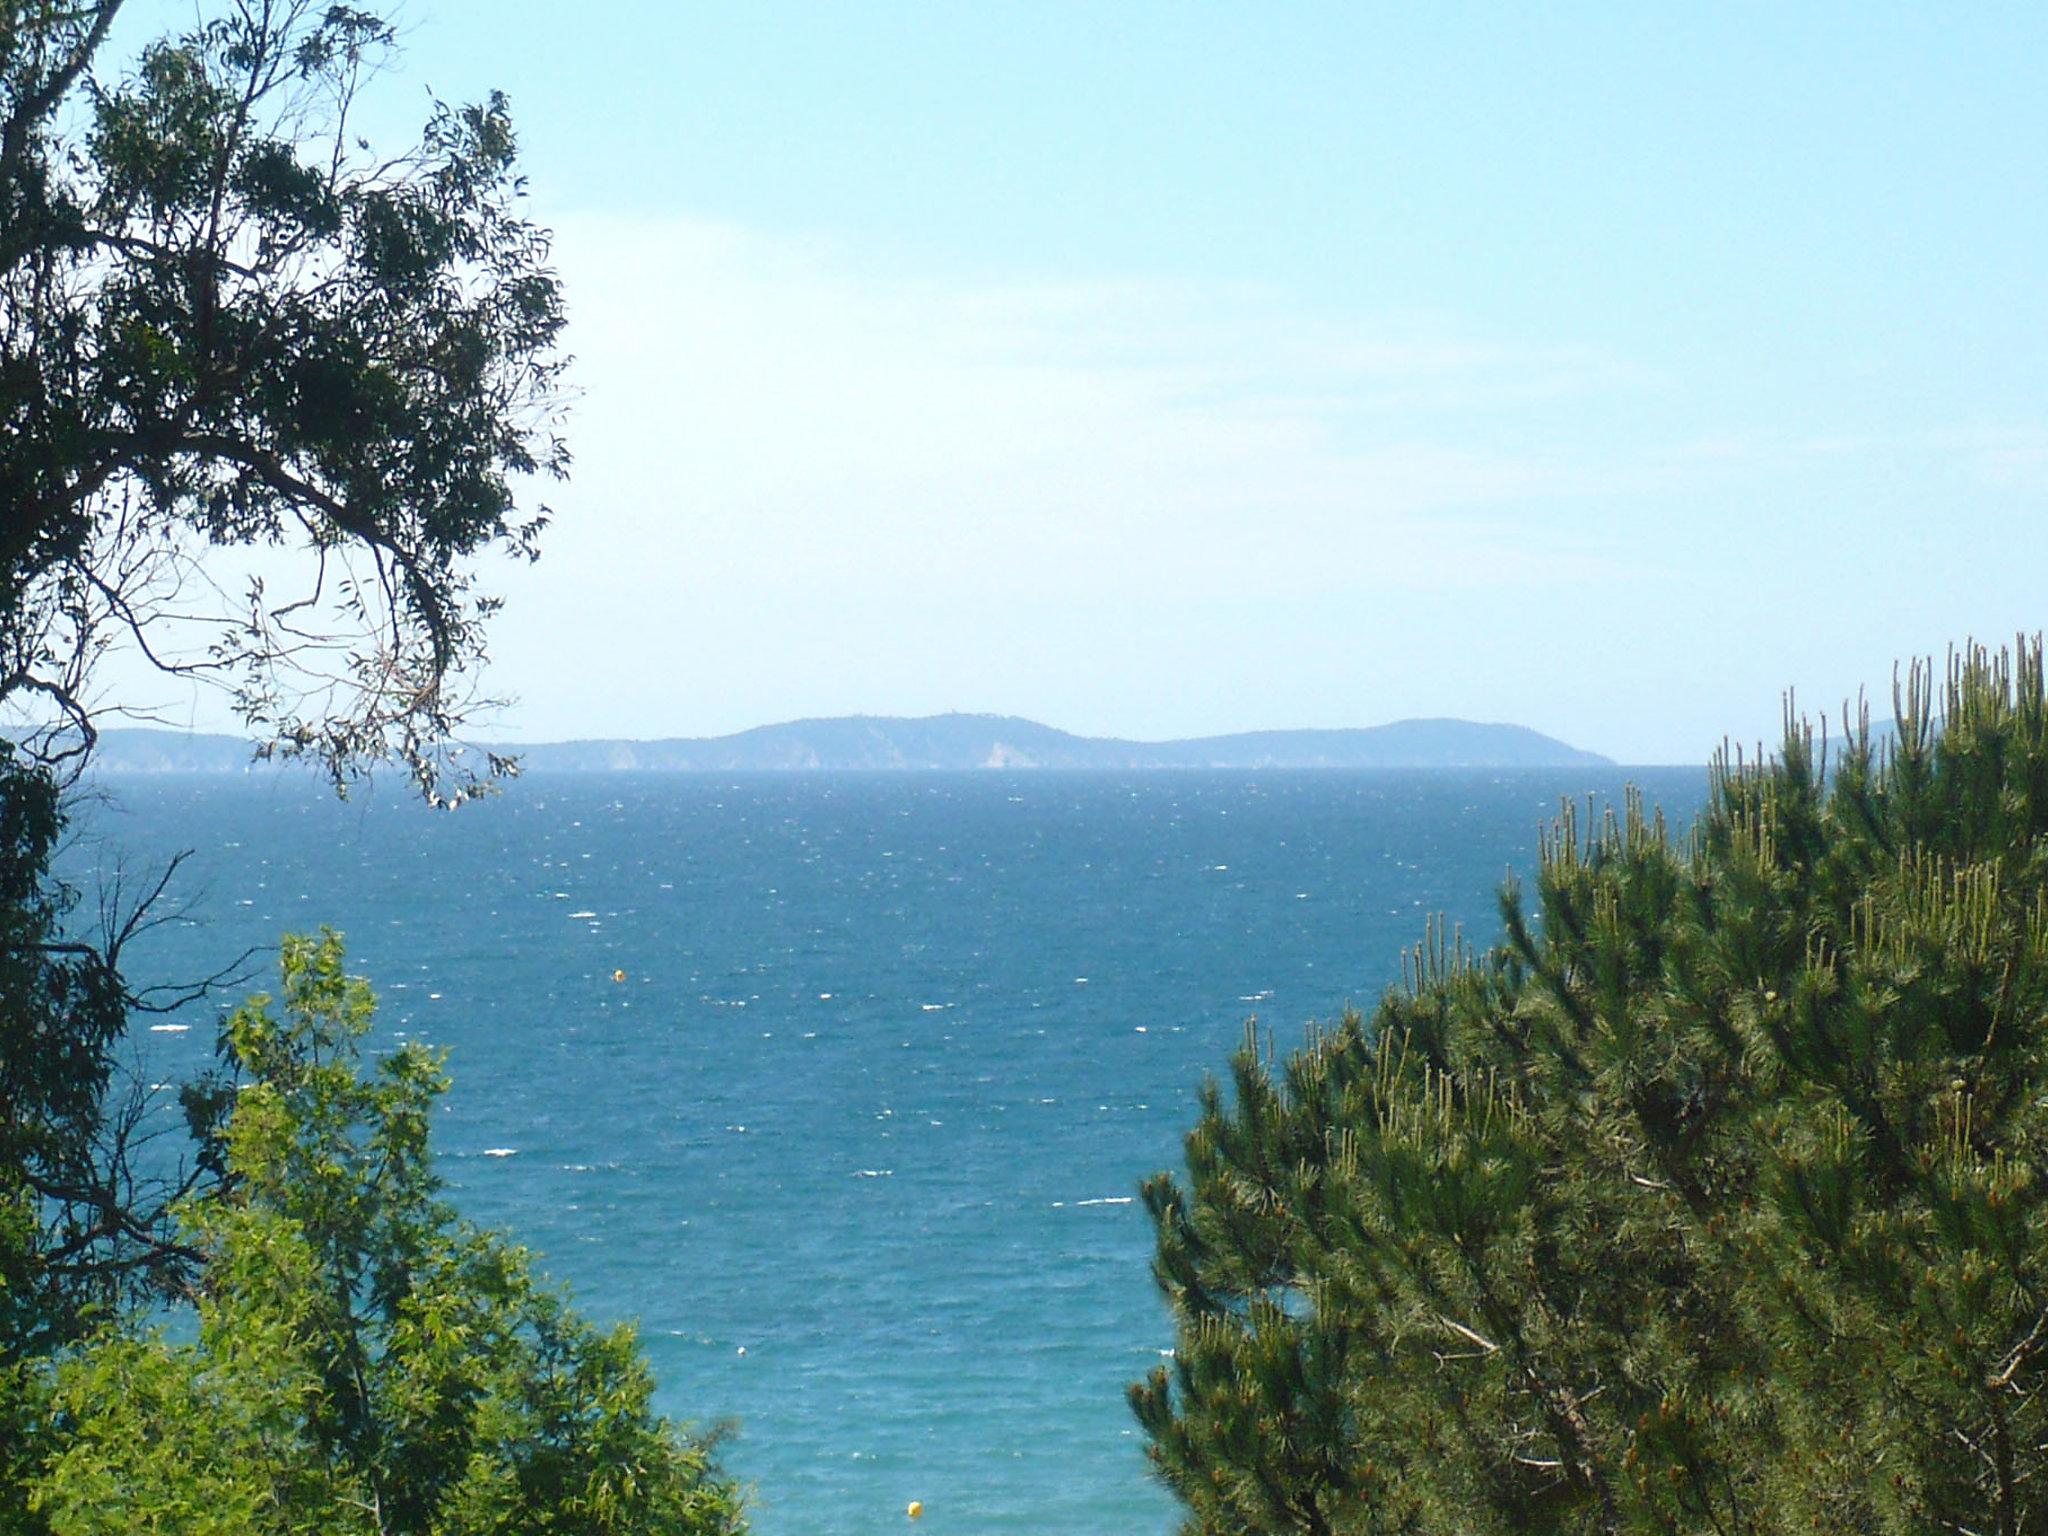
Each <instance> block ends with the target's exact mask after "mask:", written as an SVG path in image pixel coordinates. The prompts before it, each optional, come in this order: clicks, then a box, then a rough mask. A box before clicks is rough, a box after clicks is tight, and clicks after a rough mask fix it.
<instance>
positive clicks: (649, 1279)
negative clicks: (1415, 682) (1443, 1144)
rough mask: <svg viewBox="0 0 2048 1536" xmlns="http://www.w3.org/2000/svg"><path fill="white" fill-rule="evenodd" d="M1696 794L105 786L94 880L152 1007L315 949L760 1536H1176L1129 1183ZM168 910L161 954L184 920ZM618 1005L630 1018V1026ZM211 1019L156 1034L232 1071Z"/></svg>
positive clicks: (1266, 780) (81, 873)
mask: <svg viewBox="0 0 2048 1536" xmlns="http://www.w3.org/2000/svg"><path fill="white" fill-rule="evenodd" d="M1630 783H1633V784H1636V785H1638V786H1640V787H1641V788H1642V789H1643V791H1644V792H1645V794H1646V796H1647V797H1648V798H1649V799H1650V800H1651V801H1652V802H1654V803H1657V804H1661V805H1662V806H1663V807H1665V808H1666V810H1667V811H1669V812H1670V813H1672V815H1673V817H1674V819H1676V820H1678V821H1681V822H1682V821H1684V820H1686V819H1689V817H1690V816H1691V815H1692V814H1693V812H1694V811H1696V809H1697V808H1698V806H1699V804H1700V803H1701V801H1702V799H1703V797H1704V794H1705V790H1706V776H1705V773H1704V770H1695V769H1668V768H1665V769H1634V770H1624V769H1620V768H1612V769H1610V768H1574V769H1567V770H1546V771H1514V772H1505V771H1480V770H1471V771H1465V770H1458V771H1430V772H1387V771H1378V772H1339V771H1329V772H1324V771H1300V772H1297V771H1265V772H1256V773H1251V772H1198V771H1179V772H1150V773H1130V774H1108V773H1105V774H1094V773H1053V772H1038V773H1022V772H1020V773H1002V772H980V773H960V774H951V773H874V774H829V773H828V774H780V775H767V774H763V775H750V776H713V775H631V774H619V775H595V774H593V775H562V776H558V777H540V776H535V777H532V778H527V779H522V780H518V781H515V782H513V783H511V784H509V785H508V786H507V787H506V788H505V790H504V792H503V793H501V794H499V795H497V796H496V797H494V798H492V799H490V800H488V801H485V802H483V803H480V804H475V805H471V806H468V807H465V808H463V809H462V810H460V811H457V812H454V813H446V812H433V811H430V810H428V809H426V808H425V807H424V806H422V805H419V804H418V803H416V802H415V801H413V800H412V799H410V798H409V797H408V796H407V794H406V792H405V791H404V789H403V788H402V787H401V786H400V785H398V784H397V783H396V781H392V782H391V783H389V784H372V785H371V786H370V787H369V788H368V789H366V790H362V791H359V792H358V793H357V794H356V795H355V796H354V797H353V798H351V799H350V800H349V801H347V802H346V803H343V802H339V801H337V800H336V799H335V798H334V797H333V796H332V795H331V794H329V793H327V792H325V791H324V790H323V789H322V788H321V787H320V786H319V785H318V784H316V783H314V782H313V781H311V780H310V779H306V778H302V777H297V776H294V775H289V774H283V773H274V772H272V773H264V774H260V775H258V774H252V775H249V776H215V777H172V776H166V777H132V778H114V779H109V780H106V781H104V783H103V784H102V786H101V796H100V798H98V799H96V800H94V801H91V802H88V803H87V804H86V805H85V806H84V808H83V809H82V811H81V813H80V816H79V822H78V826H77V829H76V830H77V836H76V837H75V839H74V841H73V843H72V845H71V847H70V849H69V850H68V853H67V856H66V857H67V865H66V868H67V869H68V871H69V872H70V874H71V875H72V876H73V878H74V879H77V880H79V881H81V882H89V881H91V880H92V879H93V878H95V877H96V875H97V876H105V875H109V874H112V873H114V872H116V871H119V872H121V876H122V878H123V880H124V881H125V882H126V884H127V885H128V887H129V888H130V889H133V888H134V887H135V885H136V882H137V881H138V880H139V879H141V878H144V877H145V876H146V875H147V874H148V873H149V872H150V871H151V870H153V869H154V868H155V867H156V866H158V865H160V864H161V863H162V861H164V860H165V859H167V858H168V857H170V856H171V855H173V854H176V853H179V852H189V854H190V857H189V858H188V859H187V860H186V861H185V863H184V864H183V865H182V867H181V868H180V869H179V871H178V875H177V878H176V880H175V882H174V884H173V887H172V896H173V898H174V900H175V901H176V902H177V903H178V908H177V912H178V915H177V916H175V918H174V920H173V921H171V922H169V923H166V924H165V925H163V926H162V927H159V928H157V929H156V930H154V931H153V932H151V933H150V934H148V935H146V936H145V938H144V939H143V940H141V941H139V943H138V946H137V947H136V948H135V949H134V950H133V951H131V955H132V965H131V968H130V969H131V975H132V976H133V977H134V978H135V979H141V980H150V979H162V980H177V979H182V978H189V977H194V976H198V975H202V974H208V973H211V972H213V971H215V970H217V969H219V968H220V967H221V966H222V965H224V964H226V963H227V962H228V961H230V960H232V959H233V958H234V957H235V956H236V955H237V954H239V953H240V952H241V951H243V950H244V949H245V948H254V949H256V950H258V951H259V953H258V955H257V956H256V958H255V959H254V960H253V961H251V962H250V967H249V969H250V980H249V981H248V982H247V983H246V984H244V985H243V986H242V987H240V988H238V989H236V990H237V992H246V991H249V990H254V989H256V988H257V987H259V986H261V985H263V984H265V983H266V982H268V981H269V980H270V978H271V975H272V970H273V967H274V950H275V945H276V942H277V938H278V936H279V935H280V934H281V933H284V932H291V931H310V930H313V929H315V928H317V927H319V926H321V925H323V924H324V925H330V926H332V927H334V928H336V929H338V930H340V931H341V932H343V933H344V934H345V935H346V938H347V944H348V953H349V961H350V965H351V968H352V969H354V970H357V971H359V972H361V973H362V974H364V975H366V976H368V977H369V978H370V979H371V981H372V983H373V984H374V986H375V988H376V990H377V992H378V994H379V996H380V998H381V1011H380V1014H379V1017H378V1023H377V1032H376V1034H375V1036H374V1037H373V1048H374V1049H383V1048H388V1046H389V1045H390V1044H392V1043H395V1042H397V1041H400V1040H424V1041H427V1042H430V1043H431V1044H433V1045H435V1046H439V1047H444V1048H445V1049H446V1050H447V1052H448V1060H449V1069H450V1071H451V1073H452V1075H453V1080H454V1086H453V1089H452V1090H451V1092H450V1093H449V1094H448V1096H447V1098H446V1100H445V1103H444V1107H443V1110H442V1118H441V1119H440V1122H439V1123H438V1125H437V1126H436V1128H435V1144H436V1147H437V1152H438V1158H439V1168H440V1171H441V1172H442V1173H443V1174H444V1176H445V1177H446V1179H447V1180H448V1182H449V1184H450V1186H451V1189H452V1192H453V1197H454V1199H455V1200H456V1201H457V1203H458V1204H459V1205H460V1207H461V1208H462V1209H463V1211H464V1212H465V1213H466V1214H467V1215H468V1216H470V1217H472V1218H474V1219H475V1220H477V1221H479V1222H482V1223H486V1224H488V1225H490V1226H492V1227H497V1228H502V1229H504V1230H505V1231H507V1232H508V1233H510V1234H512V1235H513V1236H514V1237H515V1238H516V1239H517V1240H518V1241H519V1242H520V1243H522V1244H525V1245H527V1246H529V1247H530V1248H532V1249H534V1250H535V1251H536V1252H537V1253H538V1254H539V1255H540V1256H541V1257H540V1261H539V1262H540V1264H541V1266H542V1268H543V1269H544V1270H545V1271H546V1272H547V1273H548V1274H549V1275H550V1276H551V1277H553V1278H554V1279H556V1280H558V1281H560V1282H562V1283H563V1284H565V1285H566V1286H567V1287H569V1288H570V1289H571V1291H572V1292H573V1294H574V1296H575V1298H576V1300H577V1303H578V1304H579V1305H580V1306H581V1307H582V1309H583V1310H584V1311H585V1312H586V1313H587V1314H588V1315H590V1316H591V1317H593V1318H595V1319H597V1320H600V1321H603V1322H606V1323H610V1322H614V1321H618V1320H631V1321H633V1322H634V1323H636V1324H637V1326H638V1328H639V1330H640V1337H641V1340H642V1342H643V1344H644V1346H645V1349H646V1352H647V1354H648V1356H649V1358H650V1360H651V1362H652V1365H653V1368H654V1372H655V1374H656V1378H657V1380H658V1382H659V1390H658V1402H659V1405H660V1406H661V1408H662V1410H663V1411H664V1412H666V1413H668V1414H670V1415H672V1416H674V1417H675V1418H677V1419H679V1420H684V1421H689V1422H691V1423H694V1424H696V1425H698V1426H700V1427H709V1426H711V1425H714V1424H728V1425H730V1426H731V1428H732V1430H733V1435H732V1438H731V1439H730V1440H729V1441H727V1442H726V1444H725V1447H724V1450H723V1452H722V1455H723V1458H724V1463H725V1465H726V1466H727V1468H728V1469H729V1470H730V1471H731V1472H733V1473H734V1474H736V1475H737V1476H738V1477H739V1478H741V1479H742V1480H743V1481H744V1482H745V1483H746V1484H747V1485H748V1487H749V1489H750V1490H751V1491H750V1500H751V1506H752V1521H753V1526H754V1529H755V1530H756V1531H757V1532H759V1533H760V1536H855V1533H871V1532H893V1531H904V1530H908V1529H910V1526H909V1525H908V1523H907V1509H908V1506H909V1505H910V1504H911V1502H912V1501H916V1502H918V1503H920V1504H921V1505H922V1506H923V1515H922V1518H921V1520H920V1521H918V1522H917V1524H916V1527H915V1528H916V1530H918V1531H919V1532H920V1533H934V1536H936V1533H967V1532H974V1533H985V1536H1000V1533H1018V1536H1023V1533H1030V1536H1122V1533H1131V1536H1166V1533H1168V1532H1170V1531H1171V1530H1173V1529H1174V1527H1175V1524H1176V1512H1175V1506H1174V1503H1173V1501H1172V1499H1171V1498H1170V1497H1169V1496H1168V1495H1167V1494H1166V1493H1165V1492H1164V1491H1163V1489H1162V1488H1161V1487H1160V1486H1159V1485H1157V1484H1156V1483H1155V1482H1154V1481H1153V1480H1152V1478H1151V1476H1150V1475H1149V1473H1148V1470H1147V1464H1146V1460H1145V1455H1144V1446H1143V1440H1142V1436H1141V1435H1140V1434H1139V1433H1138V1432H1137V1429H1136V1425H1135V1423H1134V1421H1133V1420H1132V1418H1131V1415H1130V1412H1129V1410H1128V1408H1127V1406H1126V1403H1125V1388H1126V1386H1127V1385H1128V1384H1129V1383H1130V1382H1132V1381H1134V1380H1136V1379H1138V1378H1140V1377H1142V1376H1144V1375H1145V1374H1146V1373H1148V1372H1149V1371H1151V1370H1153V1369H1155V1368H1158V1367H1159V1366H1161V1365H1163V1364H1165V1363H1167V1361H1168V1358H1169V1354H1170V1351H1171V1349H1172V1345H1173V1332H1172V1326H1171V1321H1170V1319H1169V1317H1168V1314H1167V1311H1166V1309H1165V1306H1164V1304H1163V1303H1162V1301H1161V1300H1160V1298H1159V1295H1158V1292H1157V1289H1156V1287H1155V1285H1154V1282H1153V1279H1152V1276H1151V1273H1150V1268H1149V1266H1150V1258H1151V1232H1150V1229H1149V1224H1148V1221H1147V1217H1146V1214H1145V1211H1144V1207H1143V1206H1142V1204H1141V1203H1140V1202H1138V1201H1137V1199H1136V1198H1135V1197H1136V1194H1137V1189H1138V1185H1139V1182H1140V1181H1141V1180H1142V1179H1144V1178H1145V1177H1146V1176H1148V1175H1150V1174H1152V1173H1154V1172H1155V1171H1158V1170H1161V1169H1171V1168H1174V1167H1176V1166H1178V1164H1179V1162H1180V1156H1181V1143H1182V1138H1183V1137H1184V1135H1185V1134H1186V1132H1187V1131H1188V1129H1189V1128H1190V1126H1191V1125H1192V1124H1193V1122H1194V1118H1195V1114H1196V1106H1197V1097H1198V1094H1199V1092H1200V1090H1201V1087H1202V1084H1203V1082H1204V1080H1205V1079H1206V1078H1208V1077H1210V1076H1211V1075H1213V1074H1218V1073H1220V1072H1222V1071H1223V1070H1224V1068H1225V1066H1226V1064H1227V1062H1228V1059H1229V1056H1230V1053H1231V1052H1232V1050H1233V1049H1235V1048H1236V1047H1237V1045H1238V1044H1239V1043H1240V1042H1241V1041H1242V1040H1243V1039H1244V1037H1245V1032H1246V1029H1247V1027H1248V1026H1249V1025H1251V1024H1252V1023H1253V1022H1254V1021H1256V1025H1257V1027H1258V1029H1259V1030H1260V1031H1261V1032H1262V1033H1264V1034H1265V1035H1266V1037H1267V1038H1269V1039H1270V1040H1271V1041H1272V1042H1273V1044H1274V1046H1275V1047H1276V1048H1277V1049H1279V1050H1282V1051H1284V1050H1286V1049H1288V1048H1290V1047H1292V1046H1293V1045H1295V1044H1298V1043H1299V1042H1300V1040H1301V1039H1302V1038H1303V1035H1304V1032H1305V1031H1306V1030H1307V1029H1308V1028H1309V1027H1310V1026H1311V1025H1312V1023H1313V1022H1314V1021H1317V1020H1331V1019H1334V1018H1337V1017H1338V1016H1340V1015H1341V1014H1342V1012H1343V1010H1344V1009H1346V1008H1347V1007H1354V1006H1355V1007H1358V1008H1361V1009H1370V1007H1371V1006H1372V1004H1373V1002H1374V1001H1375V999H1376V998H1377V997H1378V996H1379V995H1380V994H1381V993H1382V991H1383V990H1384V989H1385V988H1386V987H1387V986H1388V985H1390V984H1391V983H1393V982H1395V981H1396V980H1397V978H1398V977H1399V975H1400V957H1401V954H1402V951H1403V950H1404V948H1406V947H1409V946H1412V945H1413V944H1415V943H1416V942H1417V941H1418V940H1419V939H1421V938H1422V937H1423V935H1424V932H1425V927H1426V924H1427V923H1428V921H1429V920H1430V919H1431V918H1432V917H1433V916H1436V915H1439V914H1440V915H1442V916H1443V917H1444V918H1445V919H1446V921H1447V922H1448V923H1449V924H1451V925H1452V926H1454V927H1457V928H1460V929H1462V931H1463V933H1464V934H1465V935H1466V936H1467V938H1469V939H1470V940H1471V941H1473V942H1475V943H1478V944H1482V945H1483V944H1487V943H1491V942H1492V941H1493V940H1494V939H1495V937H1496V936H1497V933H1498V926H1499V923H1498V915H1497V908H1496V902H1495V893H1496V891H1497V889H1498V887H1499V885H1500V883H1501V881H1502V880H1503V878H1504V877H1506V876H1508V875H1509V874H1511V873H1513V872H1521V873H1523V874H1525V875H1526V873H1527V872H1528V871H1529V869H1530V868H1531V866H1532V865H1533V863H1534V859H1535V852H1536V847H1537V838H1538V835H1539V832H1540V830H1541V828H1542V827H1543V825H1544V824H1545V823H1546V821H1548V820H1549V819H1550V818H1552V817H1554V816H1555V815H1556V813H1557V811H1558V808H1559V805H1560V803H1561V802H1562V801H1564V800H1574V801H1579V802H1584V801H1586V800H1588V799H1590V800H1592V801H1594V802H1612V801H1614V800H1616V799H1618V797H1619V796H1620V794H1621V792H1622V790H1623V788H1624V785H1626V784H1630ZM166 910H167V911H168V910H169V909H166ZM621 977H622V979H621ZM221 1007H222V1005H221V1003H219V1002H204V1003H201V1004H198V1005H195V1006H194V1007H191V1008H188V1009H186V1010H185V1011H183V1012H181V1013H179V1014H176V1015H172V1016H169V1017H165V1018H156V1019H151V1020H149V1021H147V1022H146V1023H144V1024H140V1025H138V1029H137V1033H136V1035H135V1037H134V1040H133V1049H134V1051H135V1053H136V1059H135V1062H134V1068H135V1070H136V1071H137V1072H138V1073H139V1074H141V1075H142V1077H143V1079H144V1080H145V1081H150V1082H169V1081H173V1080H175V1079H176V1078H178V1077H180V1076H182V1075H186V1074H189V1073H193V1072H197V1071H200V1070H202V1069H204V1068H205V1067H206V1066H207V1065H208V1064H209V1062H210V1061H211V1060H212V1057H213V1052H214V1048H215V1036H216V1029H217V1024H218V1019H219V1015H220V1011H221Z"/></svg>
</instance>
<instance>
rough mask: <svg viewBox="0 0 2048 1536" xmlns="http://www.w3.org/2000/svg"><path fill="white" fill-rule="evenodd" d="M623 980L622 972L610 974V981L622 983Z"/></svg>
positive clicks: (623, 973) (624, 977)
mask: <svg viewBox="0 0 2048 1536" xmlns="http://www.w3.org/2000/svg"><path fill="white" fill-rule="evenodd" d="M625 979H626V973H625V972H624V971H613V972H612V980H613V981H624V980H625Z"/></svg>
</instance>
